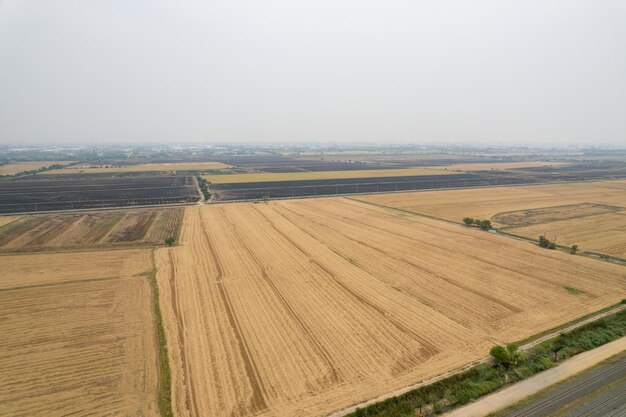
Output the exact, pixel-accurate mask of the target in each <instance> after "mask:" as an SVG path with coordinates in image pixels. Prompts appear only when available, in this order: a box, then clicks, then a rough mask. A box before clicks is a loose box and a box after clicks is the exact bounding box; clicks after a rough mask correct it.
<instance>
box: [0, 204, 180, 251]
mask: <svg viewBox="0 0 626 417" xmlns="http://www.w3.org/2000/svg"><path fill="white" fill-rule="evenodd" d="M183 210H184V209H183V208H180V207H176V208H167V209H139V210H119V211H118V210H116V211H100V212H95V211H94V212H84V213H62V214H48V215H45V214H44V215H33V216H23V217H21V218H19V219H17V220H15V221H12V222H9V223H7V224H5V225H4V226H3V225H2V223H0V251H34V250H38V251H39V250H60V249H77V248H78V249H85V248H95V247H100V248H101V247H106V246H115V245H130V244H133V245H155V244H156V245H159V244H163V243H164V239H166V238H168V237H170V236H171V237H174V238H175V239H176V238H177V236H178V233H179V230H180V225H181V221H182V217H183ZM3 219H9V218H8V217H0V221H1V220H3Z"/></svg>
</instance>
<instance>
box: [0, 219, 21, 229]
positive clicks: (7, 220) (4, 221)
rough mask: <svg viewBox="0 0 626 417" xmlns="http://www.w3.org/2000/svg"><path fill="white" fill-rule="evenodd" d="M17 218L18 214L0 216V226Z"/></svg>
mask: <svg viewBox="0 0 626 417" xmlns="http://www.w3.org/2000/svg"><path fill="white" fill-rule="evenodd" d="M19 218H20V217H19V216H0V227H2V226H4V225H5V224H9V223H12V222H14V221H15V220H17V219H19Z"/></svg>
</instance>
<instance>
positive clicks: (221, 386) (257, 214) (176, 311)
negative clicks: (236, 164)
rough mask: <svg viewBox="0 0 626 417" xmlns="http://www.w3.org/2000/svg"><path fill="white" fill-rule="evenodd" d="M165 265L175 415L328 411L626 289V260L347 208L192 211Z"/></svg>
mask: <svg viewBox="0 0 626 417" xmlns="http://www.w3.org/2000/svg"><path fill="white" fill-rule="evenodd" d="M156 261H157V267H158V274H157V280H158V284H159V289H160V297H161V308H162V311H163V314H164V323H165V329H166V333H167V336H168V338H167V339H168V343H169V354H170V366H171V368H172V383H173V391H172V394H173V406H174V410H175V413H176V415H177V416H179V417H187V416H195V417H198V416H206V415H210V416H231V415H237V416H253V415H254V416H285V417H287V416H289V417H291V416H294V415H298V416H322V415H325V414H328V413H330V412H332V411H334V410H338V409H341V408H344V407H346V406H349V405H351V404H354V403H358V402H361V401H363V400H366V399H369V398H373V397H376V396H379V395H382V394H385V393H387V392H392V391H395V390H397V389H399V388H401V387H404V386H407V385H411V384H414V383H416V382H418V381H420V380H422V379H425V378H428V377H432V376H434V375H437V374H440V373H442V372H445V371H447V370H450V369H454V368H456V367H459V366H461V365H464V364H467V363H469V362H472V361H473V360H476V359H478V358H481V357H483V356H484V355H485V353H486V352H487V351H488V349H489V347H490V346H491V345H492V344H493V343H495V342H510V341H514V340H519V339H523V338H525V337H528V336H530V335H533V334H536V333H538V332H541V331H543V330H546V329H548V328H552V327H554V326H555V325H558V324H561V323H564V322H567V321H569V320H571V319H573V318H575V317H578V316H581V315H583V314H585V313H590V312H592V311H595V310H598V309H600V308H602V307H605V306H606V305H609V304H612V303H614V302H616V301H618V300H620V299H621V298H622V297H623V294H624V292H625V291H626V279H625V277H624V272H623V271H624V270H623V267H620V266H617V265H612V264H608V263H602V262H597V261H595V260H592V259H588V258H584V257H573V258H572V257H571V256H570V255H567V254H564V253H561V252H553V251H546V250H543V249H541V248H538V247H535V246H533V245H529V244H528V243H526V242H520V241H516V240H513V239H509V238H505V237H501V236H497V235H492V234H489V233H485V232H481V231H478V230H474V229H469V228H465V227H463V226H460V225H453V224H448V223H444V222H439V221H435V220H430V219H425V218H419V217H415V216H410V215H402V214H401V213H398V212H392V211H390V210H388V209H384V208H378V207H375V206H372V205H370V204H365V203H360V202H355V201H352V200H349V199H341V198H335V199H324V200H293V201H282V202H272V203H269V204H246V203H239V204H229V205H215V206H200V207H188V208H187V209H186V215H185V220H184V224H183V230H182V235H181V246H179V247H175V248H164V249H158V250H157V256H156ZM565 287H573V288H577V289H579V290H580V291H582V293H580V294H578V295H573V294H571V293H569V292H568V291H566V290H565Z"/></svg>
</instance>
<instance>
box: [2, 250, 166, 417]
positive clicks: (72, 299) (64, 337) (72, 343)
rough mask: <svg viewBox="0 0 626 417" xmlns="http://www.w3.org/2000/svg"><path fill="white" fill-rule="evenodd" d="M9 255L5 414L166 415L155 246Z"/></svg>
mask: <svg viewBox="0 0 626 417" xmlns="http://www.w3.org/2000/svg"><path fill="white" fill-rule="evenodd" d="M0 262H2V268H0V334H2V338H0V357H1V358H2V366H0V414H1V415H7V416H9V415H10V416H15V417H18V416H24V417H26V416H28V417H32V416H41V417H53V416H68V415H82V416H87V415H98V416H131V415H132V416H138V415H141V416H146V417H147V416H153V417H156V416H158V410H157V404H156V391H157V387H158V383H157V359H156V346H155V336H154V335H155V333H154V332H155V329H154V324H153V322H154V321H153V317H152V305H151V291H150V284H149V281H148V278H147V277H146V276H145V275H142V274H144V273H145V272H147V271H150V270H151V268H152V262H151V256H150V251H149V250H128V251H121V250H119V251H109V252H106V251H102V252H82V253H54V254H28V255H11V256H9V255H5V256H0Z"/></svg>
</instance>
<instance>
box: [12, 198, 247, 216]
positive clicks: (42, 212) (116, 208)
mask: <svg viewBox="0 0 626 417" xmlns="http://www.w3.org/2000/svg"><path fill="white" fill-rule="evenodd" d="M96 201H99V200H96ZM105 201H106V200H105ZM248 201H250V200H248ZM27 204H33V203H27ZM196 204H198V202H197V201H193V202H179V203H165V204H144V205H132V206H131V205H128V206H112V207H94V208H82V209H68V210H48V211H44V210H41V211H19V212H14V213H0V216H9V217H10V216H28V215H33V214H55V213H80V212H84V211H105V210H106V211H110V210H129V209H136V208H137V209H140V208H159V207H177V206H180V207H186V206H193V205H196Z"/></svg>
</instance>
